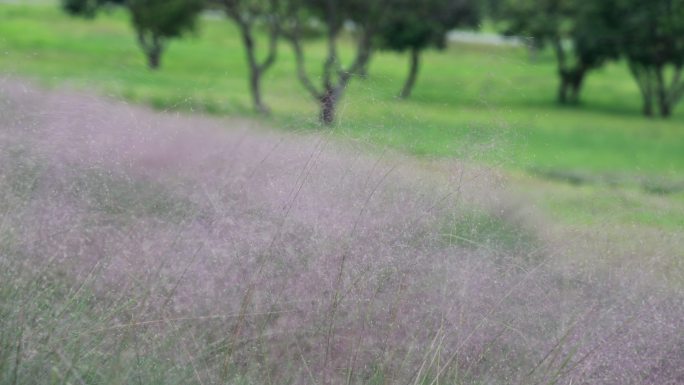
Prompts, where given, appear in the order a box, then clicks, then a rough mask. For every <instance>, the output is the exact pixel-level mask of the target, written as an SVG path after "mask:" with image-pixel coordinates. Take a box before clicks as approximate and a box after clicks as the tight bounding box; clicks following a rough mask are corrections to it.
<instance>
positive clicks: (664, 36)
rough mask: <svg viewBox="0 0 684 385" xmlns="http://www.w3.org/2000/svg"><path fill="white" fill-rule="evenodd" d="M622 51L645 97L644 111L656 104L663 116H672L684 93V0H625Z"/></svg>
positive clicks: (621, 23) (621, 6)
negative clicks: (683, 77) (683, 74)
mask: <svg viewBox="0 0 684 385" xmlns="http://www.w3.org/2000/svg"><path fill="white" fill-rule="evenodd" d="M620 9H621V13H622V14H623V15H624V16H623V17H622V18H621V22H620V24H619V25H620V27H621V29H620V35H621V36H622V39H623V44H622V50H623V51H624V54H625V57H626V59H627V62H628V64H629V69H630V71H631V73H632V76H633V77H634V79H635V80H636V82H637V84H638V86H639V90H640V92H641V95H642V98H643V113H644V115H646V116H652V115H654V113H655V112H656V111H654V104H655V103H657V107H658V110H657V112H658V113H659V114H660V116H662V117H669V116H670V115H672V110H673V108H674V107H675V105H676V104H677V103H678V102H679V101H680V100H681V98H682V96H683V95H684V81H683V80H682V66H683V65H684V0H651V1H648V2H644V1H639V0H622V2H621V3H620Z"/></svg>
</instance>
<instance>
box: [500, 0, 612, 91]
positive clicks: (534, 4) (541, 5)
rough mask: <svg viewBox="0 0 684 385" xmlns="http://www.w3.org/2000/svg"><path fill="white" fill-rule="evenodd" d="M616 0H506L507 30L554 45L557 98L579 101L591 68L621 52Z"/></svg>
mask: <svg viewBox="0 0 684 385" xmlns="http://www.w3.org/2000/svg"><path fill="white" fill-rule="evenodd" d="M615 1H616V0H507V1H506V2H505V3H504V4H503V7H502V9H501V12H500V17H501V18H502V19H503V22H504V34H506V35H523V36H529V37H531V38H533V43H532V44H534V45H535V46H536V47H538V48H541V47H543V46H545V45H547V44H548V45H551V47H552V49H553V52H554V54H555V57H556V61H557V65H558V76H559V78H560V83H559V88H558V101H559V102H560V103H561V104H577V103H579V99H580V93H581V90H582V86H583V84H584V79H585V77H586V75H587V73H588V72H589V71H591V70H594V69H596V68H599V67H601V66H602V65H603V64H604V63H605V62H606V61H608V60H611V59H616V58H617V57H618V55H619V33H618V26H619V22H620V20H619V17H618V13H617V12H616V7H615V5H616V4H615Z"/></svg>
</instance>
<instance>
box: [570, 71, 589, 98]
mask: <svg viewBox="0 0 684 385" xmlns="http://www.w3.org/2000/svg"><path fill="white" fill-rule="evenodd" d="M585 74H586V72H585V71H584V70H583V69H577V70H576V71H575V74H574V76H573V78H572V83H571V85H570V103H572V104H579V100H580V93H581V92H582V86H583V85H584V75H585Z"/></svg>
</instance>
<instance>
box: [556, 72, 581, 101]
mask: <svg viewBox="0 0 684 385" xmlns="http://www.w3.org/2000/svg"><path fill="white" fill-rule="evenodd" d="M559 74H560V86H559V89H558V103H560V104H579V99H580V93H581V92H582V86H583V85H584V77H585V75H586V70H584V69H582V68H574V69H571V70H565V69H564V70H560V71H559Z"/></svg>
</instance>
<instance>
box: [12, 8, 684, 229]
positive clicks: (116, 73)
mask: <svg viewBox="0 0 684 385" xmlns="http://www.w3.org/2000/svg"><path fill="white" fill-rule="evenodd" d="M342 48H343V50H342V54H343V56H344V57H345V58H346V59H349V57H350V54H351V52H350V44H346V45H343V47H342ZM324 53H325V49H324V46H323V43H322V42H320V41H313V42H310V44H309V47H308V49H307V55H308V56H307V58H308V60H309V62H308V67H309V69H310V70H312V71H316V70H320V67H321V66H320V64H321V62H322V58H323V56H324ZM423 63H424V65H423V67H422V72H421V74H420V78H419V81H418V84H417V87H416V89H415V92H414V95H413V97H412V99H411V100H408V101H399V100H397V99H396V97H395V95H396V93H397V91H398V90H399V89H400V88H401V85H402V81H403V77H404V75H405V72H406V70H407V68H406V67H407V58H406V57H405V56H401V55H397V54H394V53H384V52H382V53H378V54H377V55H375V56H374V58H373V61H372V63H371V66H370V76H369V78H368V79H355V80H354V81H353V82H352V84H351V86H350V88H349V89H348V91H347V92H346V94H345V97H344V100H343V101H342V104H341V105H340V111H339V124H338V125H337V127H336V128H335V130H336V133H337V134H339V136H340V137H343V138H348V139H351V140H358V141H363V142H370V143H374V144H378V145H380V146H390V147H391V148H394V149H397V150H399V151H402V152H406V153H409V154H414V155H418V156H425V157H459V158H466V159H471V160H475V161H479V162H486V163H489V164H493V165H496V166H501V167H503V168H506V169H509V170H511V171H514V172H517V171H516V170H520V171H523V172H525V173H531V174H532V175H536V176H537V178H540V179H550V180H556V183H566V182H571V183H572V181H569V180H563V178H560V179H559V178H558V177H557V176H558V175H560V176H568V175H570V176H573V175H574V176H577V175H579V176H580V177H581V179H582V184H591V185H595V184H605V183H604V181H606V180H612V179H616V180H618V181H619V183H618V184H620V185H624V186H627V187H630V188H632V187H634V186H637V188H639V189H641V190H644V191H646V192H647V193H652V194H656V195H663V194H664V195H668V194H669V195H672V193H674V194H675V195H676V196H678V195H677V193H678V192H679V191H680V187H679V186H681V185H682V182H683V181H684V108H683V107H681V106H680V108H679V109H678V110H676V111H675V116H674V117H673V118H672V119H671V120H669V121H664V120H649V119H645V118H643V117H642V116H641V115H640V102H641V101H640V97H639V93H638V90H637V88H636V86H635V84H634V82H633V80H632V79H631V78H630V76H629V74H628V72H627V70H626V68H625V66H624V65H623V64H621V63H618V64H612V65H609V66H608V67H606V68H604V69H602V70H600V71H597V72H596V73H592V74H591V75H590V76H589V78H588V80H587V84H586V88H585V90H584V94H583V105H582V106H580V107H574V108H572V107H560V106H558V105H556V104H555V102H554V97H555V92H556V89H555V87H556V77H555V66H554V61H553V58H552V56H551V54H550V53H549V52H542V53H541V54H539V55H538V57H536V59H535V60H532V59H531V58H530V56H529V54H528V52H527V51H526V50H525V49H523V48H511V47H492V46H477V45H464V44H454V45H452V46H451V47H449V49H448V50H447V51H446V52H442V53H438V52H428V53H427V54H426V55H425V57H424V62H423ZM0 71H1V72H4V73H13V74H17V75H20V76H29V77H33V78H36V79H38V80H39V81H40V82H41V83H43V84H48V85H64V84H68V85H71V86H74V87H78V88H84V89H88V90H96V91H99V92H102V93H105V94H108V95H111V96H114V97H117V98H123V99H126V100H130V101H134V102H142V103H146V104H149V105H151V106H153V107H155V108H159V109H174V110H182V111H200V112H208V113H212V114H220V115H240V116H252V117H253V115H252V112H251V106H250V102H249V95H248V91H247V84H246V71H247V69H246V65H245V60H244V54H243V49H242V46H241V44H240V40H239V37H238V35H237V32H236V30H235V28H234V27H233V25H232V24H231V23H230V22H228V21H226V20H222V19H205V20H203V21H202V23H201V28H200V30H199V31H198V33H197V34H196V35H195V36H190V37H188V38H186V39H184V40H181V41H174V42H173V43H172V44H171V45H170V47H169V49H168V52H167V53H166V55H165V56H164V57H163V67H162V69H161V71H159V72H157V73H154V72H150V71H149V70H148V69H147V68H146V66H145V61H144V58H143V56H142V54H141V52H140V50H139V49H138V47H137V45H136V42H135V38H134V36H133V33H132V31H131V28H130V26H129V24H128V20H127V15H126V14H125V13H124V12H123V11H121V10H117V11H113V12H108V13H105V14H102V15H100V16H99V17H98V18H97V19H96V20H94V21H93V20H80V19H75V18H70V17H68V16H66V15H65V14H63V12H61V11H60V10H59V8H58V7H57V6H56V4H52V5H43V6H28V5H16V4H14V5H8V4H4V5H0ZM294 73H295V72H294V61H293V57H292V54H291V50H290V48H289V47H288V46H287V45H286V44H282V45H281V48H280V51H279V58H278V61H277V64H276V66H275V67H274V68H273V69H272V70H271V71H269V72H268V73H267V75H266V78H265V79H264V91H265V98H266V101H267V102H268V104H269V105H270V106H271V107H272V109H273V112H274V116H273V119H272V120H271V121H270V124H271V125H274V126H277V127H283V128H285V129H289V130H315V129H318V126H317V124H316V115H317V111H316V104H315V102H314V101H313V100H312V99H311V98H310V96H309V95H308V94H307V93H306V92H305V91H304V90H303V88H302V87H301V86H300V85H299V84H298V82H297V79H296V77H295V76H294ZM597 181H599V182H597ZM601 191H605V190H604V189H602V190H601ZM610 194H611V193H610V192H605V193H604V198H605V199H610ZM550 199H551V198H550ZM593 199H594V198H590V197H586V200H585V201H584V203H585V210H584V211H582V210H579V211H577V210H578V209H577V206H576V205H572V204H569V203H568V205H565V206H563V207H562V208H559V210H558V211H559V212H562V213H564V214H565V215H566V216H569V217H570V218H571V219H573V218H574V217H575V216H579V217H578V218H583V216H584V215H593V214H591V213H593V212H594V211H593V210H590V209H589V208H588V207H591V205H593V204H594V203H595V202H594V201H593ZM663 199H670V200H671V202H672V203H673V204H676V205H678V206H677V207H680V206H682V205H684V202H683V201H682V200H681V199H678V198H676V197H675V196H672V197H669V198H668V197H666V198H663ZM563 202H565V201H563ZM556 203H558V202H556ZM566 203H567V202H566ZM549 206H550V207H556V205H555V204H549ZM675 212H677V213H678V212H679V209H677V210H676V211H675ZM672 215H674V214H672ZM642 217H643V216H638V217H637V219H638V220H641V219H643V218H642ZM578 218H575V219H578ZM680 220H681V221H680ZM653 221H656V222H658V219H653V218H647V219H645V220H644V221H642V222H643V223H644V224H651V223H652V222H653ZM665 222H667V224H668V225H670V224H672V223H680V222H681V223H684V215H681V216H680V215H679V214H676V215H675V217H674V218H669V219H667V220H666V221H665Z"/></svg>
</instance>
